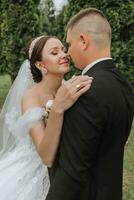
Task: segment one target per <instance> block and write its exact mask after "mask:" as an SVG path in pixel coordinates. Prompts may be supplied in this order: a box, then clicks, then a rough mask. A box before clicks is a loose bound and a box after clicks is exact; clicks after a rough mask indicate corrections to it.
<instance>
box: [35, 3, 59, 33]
mask: <svg viewBox="0 0 134 200" xmlns="http://www.w3.org/2000/svg"><path fill="white" fill-rule="evenodd" d="M39 9H40V13H41V20H40V21H41V23H42V30H43V31H44V33H45V34H46V35H55V31H56V25H55V7H54V3H53V1H52V0H41V1H40V5H39Z"/></svg>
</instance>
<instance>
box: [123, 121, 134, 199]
mask: <svg viewBox="0 0 134 200" xmlns="http://www.w3.org/2000/svg"><path fill="white" fill-rule="evenodd" d="M123 175H124V184H123V191H124V192H123V196H124V198H123V200H134V122H133V126H132V129H131V134H130V137H129V140H128V143H127V145H126V148H125V158H124V173H123Z"/></svg>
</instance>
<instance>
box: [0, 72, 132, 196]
mask: <svg viewBox="0 0 134 200" xmlns="http://www.w3.org/2000/svg"><path fill="white" fill-rule="evenodd" d="M10 86H11V81H10V77H9V76H8V75H4V76H0V108H1V107H2V104H3V102H4V99H5V96H6V94H7V92H8V90H9V87H10ZM123 196H124V197H123V200H134V123H133V127H132V130H131V134H130V138H129V140H128V143H127V145H126V148H125V158H124V182H123ZM113 200H114V199H113Z"/></svg>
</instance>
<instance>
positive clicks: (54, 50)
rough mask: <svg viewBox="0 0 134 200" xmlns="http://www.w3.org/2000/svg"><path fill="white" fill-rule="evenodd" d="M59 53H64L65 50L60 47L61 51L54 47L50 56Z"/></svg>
mask: <svg viewBox="0 0 134 200" xmlns="http://www.w3.org/2000/svg"><path fill="white" fill-rule="evenodd" d="M60 51H62V52H64V53H66V48H65V47H62V48H61V49H59V48H58V47H54V48H53V51H52V52H51V54H52V55H57V54H58V53H59V52H60Z"/></svg>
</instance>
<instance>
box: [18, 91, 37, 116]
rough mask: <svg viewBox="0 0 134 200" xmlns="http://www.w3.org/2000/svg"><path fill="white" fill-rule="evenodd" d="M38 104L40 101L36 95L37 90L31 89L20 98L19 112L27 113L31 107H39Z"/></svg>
mask: <svg viewBox="0 0 134 200" xmlns="http://www.w3.org/2000/svg"><path fill="white" fill-rule="evenodd" d="M40 105H41V104H40V99H39V95H38V93H37V90H36V89H35V88H31V89H29V90H27V91H26V92H25V94H24V95H23V97H22V101H21V110H22V113H24V112H25V111H27V110H28V109H29V108H32V107H39V106H40Z"/></svg>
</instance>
